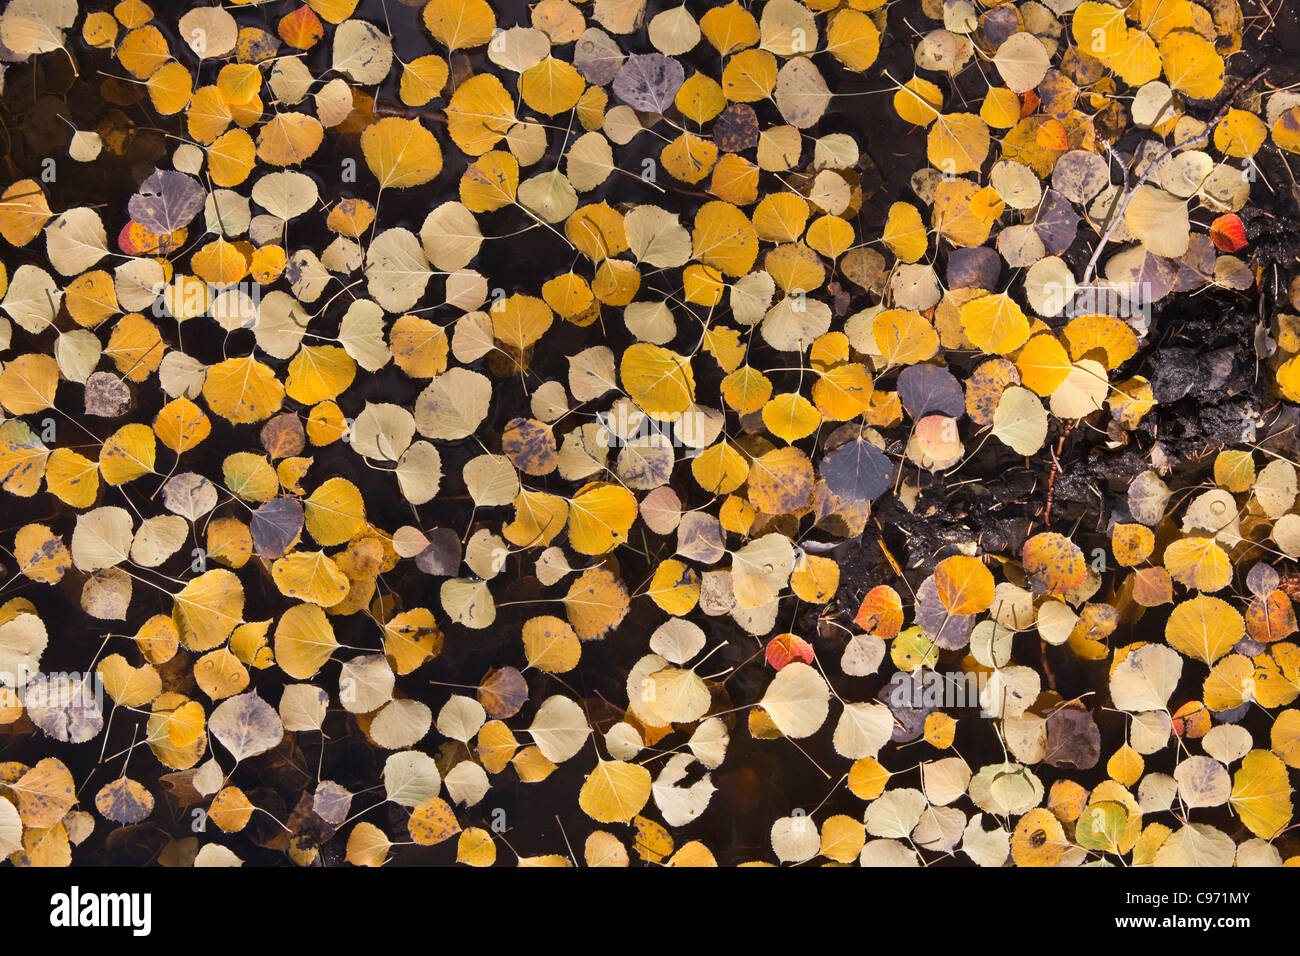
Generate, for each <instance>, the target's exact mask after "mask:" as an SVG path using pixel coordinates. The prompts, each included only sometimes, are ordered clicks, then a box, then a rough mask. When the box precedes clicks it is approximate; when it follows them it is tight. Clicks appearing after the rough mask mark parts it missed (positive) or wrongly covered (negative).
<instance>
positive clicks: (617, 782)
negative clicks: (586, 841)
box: [578, 760, 650, 823]
mask: <svg viewBox="0 0 1300 956" xmlns="http://www.w3.org/2000/svg"><path fill="white" fill-rule="evenodd" d="M649 799H650V771H648V770H646V769H645V768H644V767H640V766H638V765H636V764H633V763H625V762H624V761H621V760H601V761H599V762H598V763H597V764H596V769H595V770H593V771H592V772H591V773H590V774H588V775H587V779H586V781H585V782H584V783H583V785H582V789H581V790H580V791H579V792H578V805H579V806H580V807H582V809H583V812H584V813H586V814H587V816H589V817H591V818H592V819H593V820H595V821H596V822H598V823H629V822H631V820H632V818H633V817H635V816H636V815H637V814H638V813H640V812H641V808H642V807H644V806H645V805H646V801H648V800H649Z"/></svg>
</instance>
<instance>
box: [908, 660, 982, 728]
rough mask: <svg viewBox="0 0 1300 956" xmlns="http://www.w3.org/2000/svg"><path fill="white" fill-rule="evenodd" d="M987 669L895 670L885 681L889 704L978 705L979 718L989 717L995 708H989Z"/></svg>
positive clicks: (954, 707)
mask: <svg viewBox="0 0 1300 956" xmlns="http://www.w3.org/2000/svg"><path fill="white" fill-rule="evenodd" d="M993 692H994V691H992V689H991V681H990V674H989V673H988V672H987V671H932V670H927V671H924V672H923V673H922V674H917V675H913V674H909V673H907V672H906V671H896V672H895V673H894V675H893V676H892V677H891V678H890V680H889V698H888V700H889V704H890V706H891V707H894V708H895V709H898V708H914V709H917V710H920V709H923V708H926V709H930V710H937V709H939V708H943V709H944V710H958V709H961V708H965V707H971V708H974V707H978V708H980V716H981V717H992V716H994V715H995V714H996V713H998V710H997V709H995V708H993V707H990V706H989V705H990V704H993V703H995V701H992V700H990V697H991V696H992V693H993Z"/></svg>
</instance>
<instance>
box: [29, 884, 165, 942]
mask: <svg viewBox="0 0 1300 956" xmlns="http://www.w3.org/2000/svg"><path fill="white" fill-rule="evenodd" d="M152 914H153V894H151V893H83V892H81V888H80V887H78V886H74V887H72V889H71V890H69V891H68V892H67V893H55V894H54V895H53V896H51V897H50V925H51V926H54V927H56V928H60V929H74V928H77V927H127V928H129V929H130V930H131V933H132V935H133V936H148V935H149V931H150V930H151V929H152V928H153V916H152Z"/></svg>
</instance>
